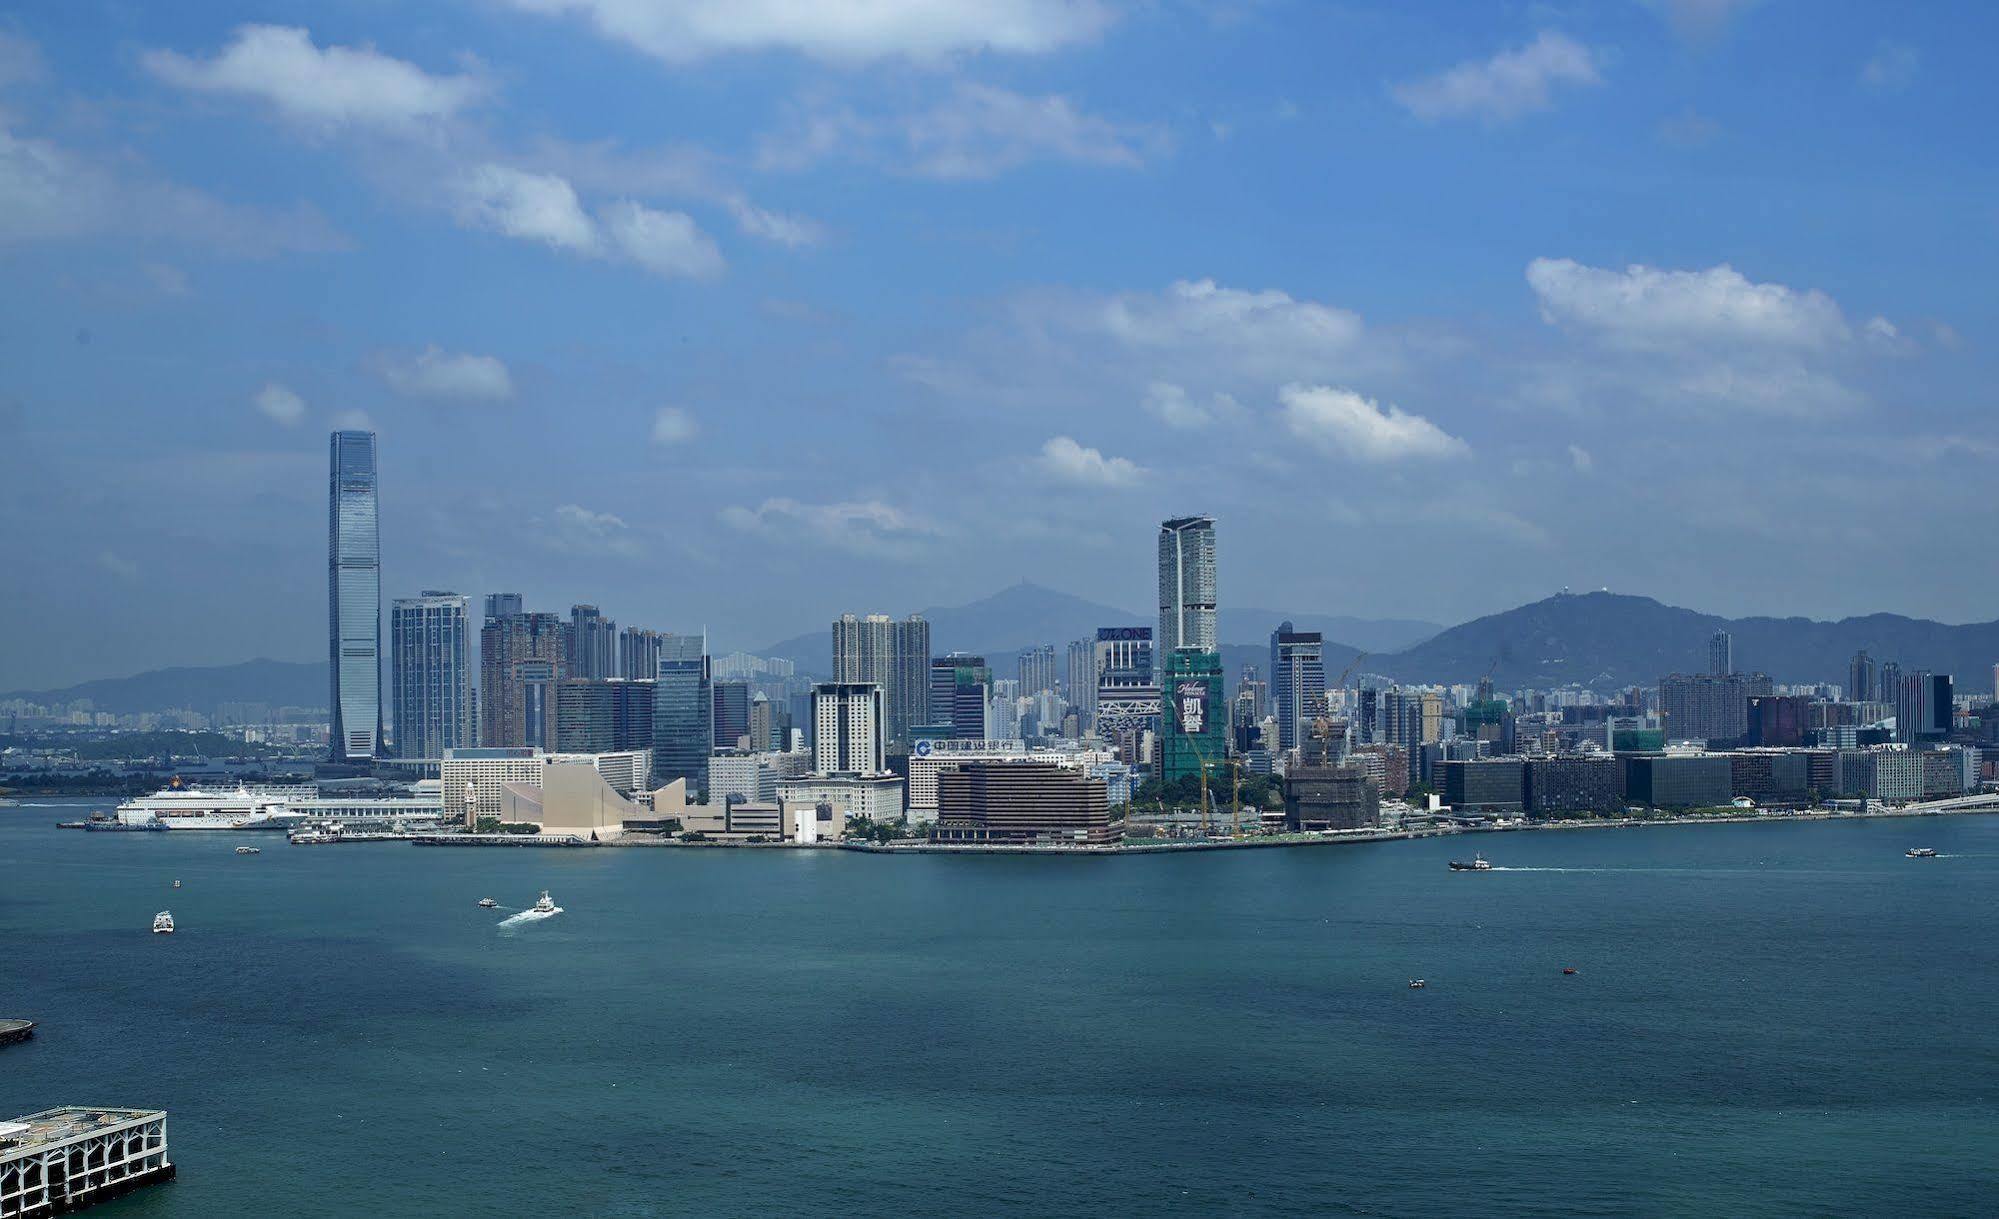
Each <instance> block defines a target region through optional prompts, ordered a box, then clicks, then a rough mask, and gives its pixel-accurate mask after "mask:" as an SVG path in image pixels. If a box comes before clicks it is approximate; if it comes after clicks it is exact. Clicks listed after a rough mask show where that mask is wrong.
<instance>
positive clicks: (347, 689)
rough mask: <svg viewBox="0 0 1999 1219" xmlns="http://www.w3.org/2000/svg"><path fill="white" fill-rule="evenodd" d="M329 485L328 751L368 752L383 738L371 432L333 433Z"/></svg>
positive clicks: (338, 755) (357, 756) (344, 755)
mask: <svg viewBox="0 0 1999 1219" xmlns="http://www.w3.org/2000/svg"><path fill="white" fill-rule="evenodd" d="M331 452H332V471H331V477H330V478H329V480H328V484H329V486H328V492H327V526H326V535H327V546H326V551H327V554H326V570H327V577H326V600H327V615H326V616H327V631H326V634H327V652H328V655H327V668H328V670H329V671H330V673H331V676H332V710H333V733H332V746H333V757H334V759H335V760H336V761H344V760H350V759H351V760H357V761H358V760H362V759H367V758H373V757H375V756H377V755H378V754H379V753H380V752H381V744H382V538H381V532H380V515H379V511H378V505H377V502H376V498H375V433H373V432H335V433H333V436H332V444H331Z"/></svg>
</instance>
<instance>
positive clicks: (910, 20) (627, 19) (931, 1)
mask: <svg viewBox="0 0 1999 1219" xmlns="http://www.w3.org/2000/svg"><path fill="white" fill-rule="evenodd" d="M512 3H513V4H514V6H515V7H516V8H520V9H524V10H527V11H530V12H536V13H543V14H550V15H555V14H574V15H576V16H578V17H580V18H582V19H583V20H585V21H587V22H588V23H589V24H590V25H591V26H592V28H594V29H595V30H596V31H597V33H598V34H600V35H602V36H603V37H606V38H610V39H614V40H616V41H618V42H622V43H625V44H627V45H629V46H631V47H633V48H634V49H636V50H638V51H640V52H642V53H644V54H646V55H650V56H652V57H654V58H655V59H660V60H664V61H666V62H667V63H671V64H685V63H690V62H693V61H695V60H699V59H705V58H708V57H710V56H715V55H723V54H729V53H736V52H756V51H772V50H782V51H790V52H794V53H797V54H800V55H806V56H809V57H811V58H814V59H820V60H826V61H830V62H834V63H841V64H850V65H852V64H863V63H868V62H871V61H875V60H881V59H896V58H900V59H908V60H913V61H918V62H936V61H941V60H945V59H948V58H949V57H951V56H953V55H959V54H964V53H968V52H974V51H993V52H1001V53H1007V54H1016V55H1038V54H1045V53H1047V52H1050V51H1054V50H1058V49H1060V48H1062V47H1066V46H1071V45H1074V44H1076V43H1080V42H1086V41H1089V40H1090V39H1093V38H1095V37H1096V36H1097V34H1098V33H1099V32H1101V31H1102V30H1103V29H1104V27H1106V26H1108V25H1109V24H1110V23H1111V21H1112V19H1113V16H1114V14H1113V12H1112V10H1111V9H1110V7H1109V6H1108V5H1107V4H1105V3H1103V0H867V2H866V3H846V4H841V3H803V4H801V3H799V2H798V0H512Z"/></svg>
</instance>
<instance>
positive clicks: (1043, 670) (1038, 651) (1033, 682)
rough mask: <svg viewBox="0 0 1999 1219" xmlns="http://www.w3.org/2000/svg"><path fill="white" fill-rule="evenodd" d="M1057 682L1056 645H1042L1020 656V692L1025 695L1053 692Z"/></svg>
mask: <svg viewBox="0 0 1999 1219" xmlns="http://www.w3.org/2000/svg"><path fill="white" fill-rule="evenodd" d="M1055 687H1056V681H1055V645H1054V644H1052V643H1040V644H1036V645H1035V646H1033V647H1031V648H1028V649H1027V650H1026V651H1024V652H1022V653H1021V654H1020V692H1021V693H1022V694H1024V695H1034V694H1039V693H1041V692H1042V691H1044V690H1053V689H1055Z"/></svg>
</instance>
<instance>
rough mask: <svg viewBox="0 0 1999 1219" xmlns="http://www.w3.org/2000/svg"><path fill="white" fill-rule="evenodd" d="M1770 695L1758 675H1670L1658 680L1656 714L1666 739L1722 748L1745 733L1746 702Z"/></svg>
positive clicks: (1747, 707)
mask: <svg viewBox="0 0 1999 1219" xmlns="http://www.w3.org/2000/svg"><path fill="white" fill-rule="evenodd" d="M1770 693H1771V687H1770V679H1769V678H1768V677H1766V676H1764V675H1763V674H1761V673H1746V674H1745V673H1730V674H1727V675H1725V676H1721V677H1716V676H1714V675H1713V674H1707V673H1701V674H1684V673H1674V674H1671V675H1669V676H1666V677H1662V678H1660V679H1659V715H1660V718H1661V719H1662V720H1664V722H1665V733H1666V737H1667V739H1668V740H1675V741H1702V742H1705V743H1706V744H1708V745H1715V746H1725V745H1734V744H1736V743H1738V742H1740V741H1741V740H1742V739H1743V737H1745V736H1746V735H1748V732H1749V700H1750V699H1751V698H1758V697H1763V696H1767V695H1769V694H1770Z"/></svg>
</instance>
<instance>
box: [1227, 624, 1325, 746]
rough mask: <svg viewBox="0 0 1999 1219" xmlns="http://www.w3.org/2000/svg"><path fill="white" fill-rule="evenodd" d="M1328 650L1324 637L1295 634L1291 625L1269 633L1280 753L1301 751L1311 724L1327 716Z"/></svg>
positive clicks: (1316, 633) (1300, 632)
mask: <svg viewBox="0 0 1999 1219" xmlns="http://www.w3.org/2000/svg"><path fill="white" fill-rule="evenodd" d="M1325 650H1326V644H1325V637H1324V636H1323V635H1321V634H1320V633H1319V632H1318V631H1300V630H1294V629H1293V628H1292V626H1291V624H1290V623H1289V622H1285V623H1280V624H1279V625H1278V627H1277V629H1276V630H1274V631H1272V632H1271V633H1270V693H1271V697H1272V699H1273V701H1274V702H1275V703H1276V704H1277V747H1278V748H1279V749H1296V748H1298V744H1299V742H1301V741H1303V740H1304V739H1305V737H1306V735H1307V734H1308V733H1309V732H1310V731H1311V728H1312V721H1313V720H1315V719H1317V718H1318V717H1319V716H1321V715H1324V714H1325V713H1326V661H1325ZM1243 685H1245V686H1248V685H1250V683H1249V682H1247V681H1245V682H1244V683H1243ZM1259 718H1260V717H1259Z"/></svg>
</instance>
